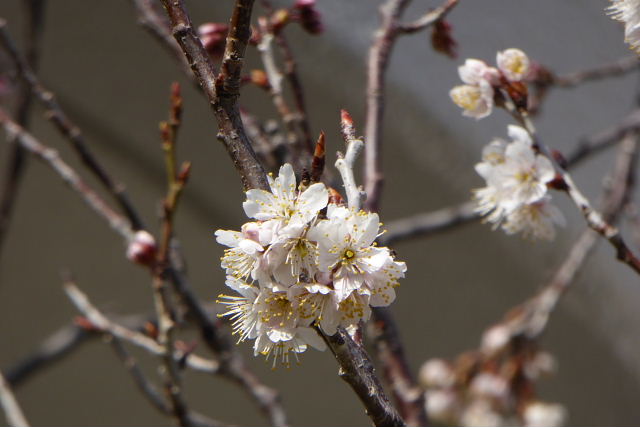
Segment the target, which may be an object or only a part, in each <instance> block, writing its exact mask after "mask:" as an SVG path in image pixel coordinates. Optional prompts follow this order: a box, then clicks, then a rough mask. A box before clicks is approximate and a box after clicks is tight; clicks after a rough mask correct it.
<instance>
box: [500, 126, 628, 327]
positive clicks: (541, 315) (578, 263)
mask: <svg viewBox="0 0 640 427" xmlns="http://www.w3.org/2000/svg"><path fill="white" fill-rule="evenodd" d="M638 147H639V145H638V135H637V133H636V134H632V135H628V136H627V137H626V138H625V139H624V140H623V142H622V145H621V147H620V149H619V153H618V156H617V160H616V165H615V167H614V171H613V176H612V178H611V183H610V184H607V185H606V188H605V200H604V203H603V216H604V218H605V220H606V221H608V222H610V223H615V222H617V220H618V217H619V216H620V214H621V213H622V210H623V209H624V207H625V206H626V205H627V203H628V202H629V197H630V195H631V193H632V190H633V188H634V183H635V176H636V169H637V165H638ZM597 236H598V235H597V234H596V233H594V232H593V230H591V229H586V230H585V231H584V232H583V233H582V234H581V235H580V237H579V238H578V239H577V240H576V242H575V244H574V245H573V247H572V248H571V250H570V252H569V255H568V256H567V258H566V259H565V261H564V262H563V263H562V265H561V266H560V268H558V270H557V271H556V273H555V274H554V275H553V277H552V278H551V280H550V281H549V282H548V283H547V284H546V285H545V286H544V287H543V289H542V290H541V291H540V292H539V293H538V294H537V295H536V296H535V297H533V298H531V299H530V300H529V301H527V302H525V303H523V304H522V305H520V306H518V307H516V308H515V309H513V310H511V311H510V312H509V313H508V314H507V315H506V316H505V319H504V320H503V322H502V323H500V324H499V326H500V327H503V328H504V329H503V331H505V332H506V333H507V336H508V337H509V339H513V338H515V337H518V336H521V335H524V336H526V337H527V338H528V339H534V338H537V337H538V336H540V334H542V332H543V331H544V330H545V328H546V326H547V324H548V321H549V317H550V315H551V314H552V312H553V311H554V309H555V308H556V306H557V304H558V301H559V300H560V298H561V297H562V295H564V293H565V292H566V291H567V289H568V288H569V286H570V285H571V283H572V282H573V281H574V279H575V277H576V275H577V273H578V272H579V271H580V269H581V267H582V266H583V265H584V262H585V261H586V259H587V257H588V256H589V254H590V253H591V252H592V250H593V249H594V247H595V245H596V243H597V241H598V239H597Z"/></svg>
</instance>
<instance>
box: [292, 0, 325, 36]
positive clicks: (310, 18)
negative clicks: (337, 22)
mask: <svg viewBox="0 0 640 427" xmlns="http://www.w3.org/2000/svg"><path fill="white" fill-rule="evenodd" d="M293 7H294V8H295V9H297V10H298V20H299V21H300V25H302V28H304V29H305V30H306V31H307V32H309V33H311V34H320V33H321V32H322V31H324V25H322V16H321V15H320V12H318V10H317V9H316V0H297V1H296V2H295V4H294V5H293Z"/></svg>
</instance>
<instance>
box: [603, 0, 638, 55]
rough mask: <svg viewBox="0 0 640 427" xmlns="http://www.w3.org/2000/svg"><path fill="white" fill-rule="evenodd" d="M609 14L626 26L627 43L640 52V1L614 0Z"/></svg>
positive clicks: (608, 9) (608, 10)
mask: <svg viewBox="0 0 640 427" xmlns="http://www.w3.org/2000/svg"><path fill="white" fill-rule="evenodd" d="M607 12H608V13H609V15H611V17H612V18H613V19H615V20H617V21H620V22H622V23H623V24H624V39H625V41H626V42H627V43H629V45H630V46H631V48H632V49H633V50H635V51H636V52H640V0H613V2H612V4H611V6H609V7H608V8H607Z"/></svg>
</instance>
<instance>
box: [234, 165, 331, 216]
mask: <svg viewBox="0 0 640 427" xmlns="http://www.w3.org/2000/svg"><path fill="white" fill-rule="evenodd" d="M268 178H269V186H270V187H271V192H269V191H264V190H259V189H253V190H249V191H247V201H246V202H244V203H243V205H242V207H243V208H244V211H245V213H246V214H247V216H248V217H249V218H255V219H257V220H261V221H264V220H269V219H275V220H278V221H281V222H282V225H283V226H286V225H289V223H306V222H308V221H310V220H311V219H313V218H314V217H315V216H316V215H317V214H318V211H319V210H320V209H322V208H324V207H325V206H326V205H327V202H328V200H329V192H328V191H327V188H326V187H325V186H324V184H321V183H317V184H313V185H311V186H310V187H309V188H307V189H306V190H305V191H303V192H301V193H300V194H298V189H297V186H296V177H295V174H294V173H293V168H292V167H291V165H290V164H288V163H287V164H285V165H284V166H282V167H281V168H280V173H279V174H278V177H277V178H276V179H273V178H272V177H271V176H269V177H268Z"/></svg>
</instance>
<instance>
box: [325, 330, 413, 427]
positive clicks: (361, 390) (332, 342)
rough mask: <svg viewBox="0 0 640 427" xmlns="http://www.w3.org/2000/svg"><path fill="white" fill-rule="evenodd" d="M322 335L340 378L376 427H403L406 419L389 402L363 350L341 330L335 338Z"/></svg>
mask: <svg viewBox="0 0 640 427" xmlns="http://www.w3.org/2000/svg"><path fill="white" fill-rule="evenodd" d="M319 333H320V335H321V336H322V337H323V338H324V340H325V342H326V343H327V345H328V346H329V348H330V349H331V351H332V352H333V355H334V356H335V358H336V360H337V361H338V365H340V370H339V371H338V375H339V376H340V378H342V379H343V380H344V381H345V382H347V383H348V384H349V385H350V386H351V388H352V389H353V391H354V392H355V393H356V394H357V395H358V397H359V398H360V401H362V404H363V405H364V407H365V408H366V412H367V415H368V416H369V418H371V421H373V424H374V425H375V426H377V427H402V426H404V425H405V423H404V421H403V419H402V418H401V417H400V414H398V412H397V411H396V409H395V408H394V407H393V405H391V403H390V402H389V399H387V396H386V395H385V393H384V390H383V388H382V385H381V384H380V382H379V381H378V377H377V376H376V373H375V368H374V367H373V364H372V363H371V360H369V357H368V356H367V353H366V352H365V351H364V350H363V349H362V347H360V346H359V345H358V344H356V343H355V342H354V341H353V340H352V339H351V337H350V336H349V334H348V333H347V332H346V331H345V330H344V329H342V328H338V332H336V334H335V335H333V336H326V335H325V334H323V333H322V332H320V331H319Z"/></svg>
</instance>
